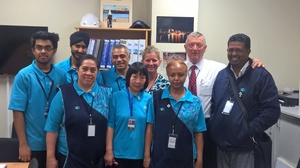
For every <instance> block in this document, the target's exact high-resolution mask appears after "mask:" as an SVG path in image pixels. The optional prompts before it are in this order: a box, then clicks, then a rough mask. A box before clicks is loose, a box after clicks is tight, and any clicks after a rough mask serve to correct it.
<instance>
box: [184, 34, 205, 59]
mask: <svg viewBox="0 0 300 168" xmlns="http://www.w3.org/2000/svg"><path fill="white" fill-rule="evenodd" d="M206 47H207V46H206V43H205V39H204V37H203V36H200V37H194V36H189V37H188V39H187V42H186V43H185V45H184V48H185V51H186V53H187V54H188V58H189V60H190V62H191V63H192V64H197V63H198V62H199V61H200V60H201V59H202V57H203V55H204V53H205V51H206Z"/></svg>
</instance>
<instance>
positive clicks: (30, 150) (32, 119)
mask: <svg viewBox="0 0 300 168" xmlns="http://www.w3.org/2000/svg"><path fill="white" fill-rule="evenodd" d="M58 40H59V36H58V34H55V33H49V32H46V31H39V32H36V33H35V34H33V35H32V37H31V39H30V42H31V50H32V53H33V55H34V57H35V60H33V61H32V64H31V65H28V66H27V67H25V68H23V69H21V70H20V71H19V72H18V74H17V75H16V76H15V78H14V83H13V86H12V91H11V98H10V103H9V107H8V109H9V110H12V111H13V118H14V126H15V129H16V133H17V136H18V140H19V143H20V146H19V159H20V160H21V161H24V162H28V161H30V159H32V158H37V160H38V162H39V165H40V166H39V167H41V168H43V167H46V133H45V131H44V125H45V121H46V118H47V115H48V111H49V106H50V103H51V101H52V98H53V97H54V95H55V94H56V92H57V86H59V85H62V84H65V83H67V78H66V73H65V72H64V71H62V70H61V69H59V68H56V67H54V66H53V64H52V63H51V60H52V58H53V56H54V55H55V53H56V51H57V42H58Z"/></svg>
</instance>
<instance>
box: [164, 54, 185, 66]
mask: <svg viewBox="0 0 300 168" xmlns="http://www.w3.org/2000/svg"><path fill="white" fill-rule="evenodd" d="M161 55H162V66H161V68H162V70H165V69H166V67H167V65H168V63H169V62H171V61H172V60H178V59H179V60H182V61H184V62H185V61H186V59H187V58H186V57H187V55H186V52H184V51H180V52H174V51H162V52H161Z"/></svg>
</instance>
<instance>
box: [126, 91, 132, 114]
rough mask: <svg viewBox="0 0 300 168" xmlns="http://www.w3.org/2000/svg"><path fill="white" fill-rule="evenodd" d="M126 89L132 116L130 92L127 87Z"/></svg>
mask: <svg viewBox="0 0 300 168" xmlns="http://www.w3.org/2000/svg"><path fill="white" fill-rule="evenodd" d="M126 90H127V95H128V103H129V110H130V117H132V116H133V114H132V106H133V100H131V99H130V93H129V90H128V88H127V89H126Z"/></svg>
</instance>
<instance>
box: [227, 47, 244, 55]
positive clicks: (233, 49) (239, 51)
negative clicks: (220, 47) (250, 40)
mask: <svg viewBox="0 0 300 168" xmlns="http://www.w3.org/2000/svg"><path fill="white" fill-rule="evenodd" d="M227 52H228V54H233V53H234V52H235V53H237V54H241V53H242V52H243V50H241V49H238V48H236V49H235V48H228V49H227Z"/></svg>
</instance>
